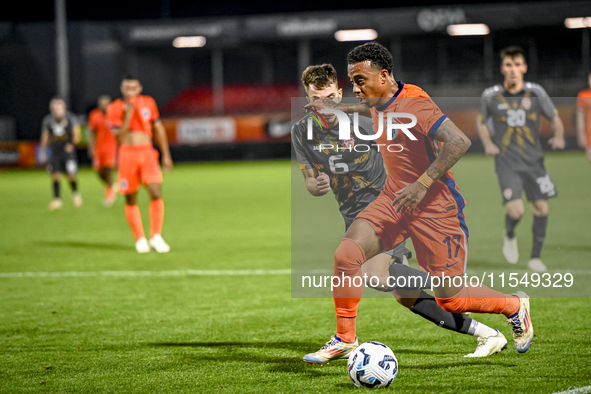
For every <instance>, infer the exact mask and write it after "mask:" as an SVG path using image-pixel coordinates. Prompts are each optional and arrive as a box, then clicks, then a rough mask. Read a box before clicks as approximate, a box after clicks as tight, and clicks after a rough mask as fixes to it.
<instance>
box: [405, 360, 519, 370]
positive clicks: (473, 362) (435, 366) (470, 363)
mask: <svg viewBox="0 0 591 394" xmlns="http://www.w3.org/2000/svg"><path fill="white" fill-rule="evenodd" d="M473 365H478V366H484V365H492V366H495V367H503V368H513V367H515V366H517V364H499V363H498V362H494V361H485V360H474V359H473V360H470V361H464V362H455V363H433V364H425V365H407V366H405V367H404V369H418V370H427V369H443V368H454V367H460V368H465V367H470V366H473Z"/></svg>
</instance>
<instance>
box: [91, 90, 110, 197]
mask: <svg viewBox="0 0 591 394" xmlns="http://www.w3.org/2000/svg"><path fill="white" fill-rule="evenodd" d="M109 104H111V97H110V96H108V95H102V96H99V98H98V103H97V105H98V106H97V108H95V109H93V110H92V111H90V114H88V127H89V128H90V130H91V132H92V136H90V138H89V139H88V154H89V156H90V158H91V159H92V165H93V167H94V169H95V170H96V172H97V173H98V175H99V177H100V179H101V180H102V181H103V182H104V184H105V205H106V206H108V207H109V206H111V205H113V202H114V201H115V191H114V190H113V169H114V168H115V162H116V158H117V140H116V139H115V135H114V134H113V132H111V129H110V128H109V126H107V107H108V105H109Z"/></svg>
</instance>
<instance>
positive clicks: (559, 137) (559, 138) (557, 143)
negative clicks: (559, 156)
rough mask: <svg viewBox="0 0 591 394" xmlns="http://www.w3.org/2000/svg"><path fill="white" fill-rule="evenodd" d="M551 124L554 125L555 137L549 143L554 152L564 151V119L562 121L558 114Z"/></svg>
mask: <svg viewBox="0 0 591 394" xmlns="http://www.w3.org/2000/svg"><path fill="white" fill-rule="evenodd" d="M550 123H551V124H552V131H554V136H553V137H552V138H550V139H549V140H548V143H549V144H550V146H551V147H552V149H553V150H556V149H564V146H565V142H564V125H563V124H562V119H560V116H558V114H556V115H554V117H553V118H552V119H551V121H550Z"/></svg>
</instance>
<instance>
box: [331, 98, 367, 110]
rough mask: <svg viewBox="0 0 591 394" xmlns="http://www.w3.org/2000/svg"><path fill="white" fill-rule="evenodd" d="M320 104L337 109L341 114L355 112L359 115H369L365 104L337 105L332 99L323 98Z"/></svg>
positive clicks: (341, 103)
mask: <svg viewBox="0 0 591 394" xmlns="http://www.w3.org/2000/svg"><path fill="white" fill-rule="evenodd" d="M322 104H324V105H325V106H327V107H329V108H335V109H338V110H340V111H343V112H347V113H353V112H357V113H360V114H364V113H369V107H368V106H367V105H365V104H361V103H358V104H355V103H343V102H340V103H337V102H335V101H334V99H331V98H325V99H323V100H322Z"/></svg>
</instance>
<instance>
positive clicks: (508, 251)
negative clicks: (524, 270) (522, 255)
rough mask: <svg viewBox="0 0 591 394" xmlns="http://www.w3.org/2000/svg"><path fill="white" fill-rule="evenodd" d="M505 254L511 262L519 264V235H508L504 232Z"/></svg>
mask: <svg viewBox="0 0 591 394" xmlns="http://www.w3.org/2000/svg"><path fill="white" fill-rule="evenodd" d="M503 256H505V259H506V260H507V262H508V263H509V264H517V262H518V261H519V249H518V248H517V237H513V238H509V237H507V232H506V231H505V233H504V234H503Z"/></svg>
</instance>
